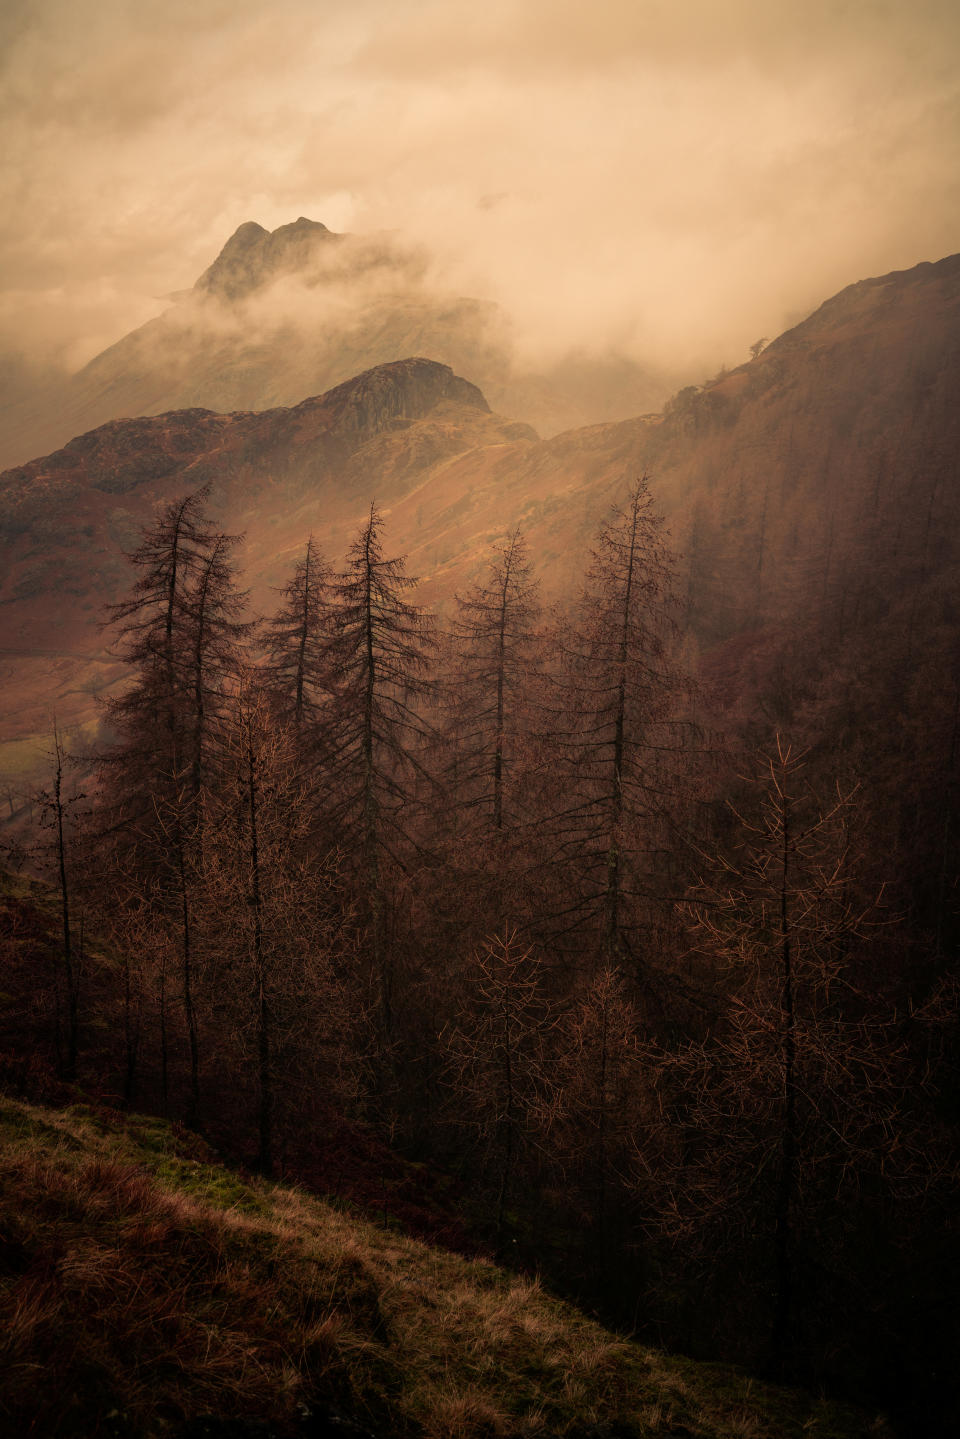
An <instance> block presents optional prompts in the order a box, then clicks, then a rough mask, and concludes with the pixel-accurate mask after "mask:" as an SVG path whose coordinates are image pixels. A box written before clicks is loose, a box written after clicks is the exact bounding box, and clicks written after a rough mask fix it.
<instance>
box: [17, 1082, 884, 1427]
mask: <svg viewBox="0 0 960 1439" xmlns="http://www.w3.org/2000/svg"><path fill="white" fill-rule="evenodd" d="M209 1160H210V1156H209V1154H207V1153H206V1152H205V1150H204V1147H203V1145H202V1141H199V1140H197V1139H196V1138H195V1137H194V1136H190V1135H187V1134H185V1133H183V1132H182V1131H177V1130H176V1128H175V1127H171V1126H169V1125H167V1124H165V1123H163V1122H162V1121H159V1120H155V1119H148V1118H143V1117H137V1116H133V1117H131V1116H124V1117H121V1116H115V1115H110V1114H109V1113H106V1112H104V1113H101V1112H96V1111H93V1110H90V1109H87V1108H84V1107H74V1108H70V1109H66V1110H51V1109H41V1108H38V1107H37V1106H33V1105H29V1104H25V1103H22V1102H20V1101H17V1100H12V1099H7V1098H3V1099H0V1375H2V1379H0V1429H4V1430H5V1432H10V1433H17V1434H31V1433H32V1434H36V1435H43V1434H54V1433H55V1434H58V1435H84V1436H86V1435H94V1434H111V1435H123V1436H127V1435H130V1436H132V1435H140V1434H157V1435H163V1434H170V1435H175V1434H178V1433H184V1432H186V1431H187V1425H188V1421H190V1420H191V1419H196V1418H197V1416H200V1415H215V1416H218V1417H219V1418H220V1419H229V1418H230V1417H232V1416H236V1417H237V1418H238V1419H239V1420H242V1421H243V1424H242V1426H241V1427H236V1428H234V1429H230V1428H222V1429H218V1430H217V1431H216V1432H218V1433H222V1434H227V1433H235V1434H240V1433H245V1434H247V1433H253V1432H257V1433H259V1434H276V1435H283V1434H288V1433H289V1434H297V1433H299V1434H306V1433H311V1434H316V1435H319V1434H323V1433H329V1432H346V1430H345V1429H344V1428H341V1429H339V1430H332V1429H328V1428H326V1427H324V1424H323V1422H322V1419H321V1416H322V1415H323V1413H324V1412H325V1411H326V1409H327V1406H330V1405H333V1406H335V1408H336V1409H337V1410H338V1411H340V1413H342V1414H345V1415H347V1416H352V1418H353V1420H354V1421H355V1422H357V1423H360V1424H362V1425H363V1426H365V1429H364V1431H363V1432H366V1430H369V1431H371V1432H373V1433H375V1434H377V1435H378V1436H382V1439H386V1436H393V1435H397V1436H401V1435H420V1434H422V1435H427V1436H437V1439H439V1436H464V1439H466V1436H481V1435H484V1436H494V1435H541V1436H550V1435H567V1436H570V1439H573V1436H575V1435H579V1436H593V1435H596V1436H598V1439H599V1436H600V1435H605V1436H607V1439H614V1436H621V1439H627V1436H632V1435H647V1434H673V1435H678V1436H684V1435H686V1436H698V1439H707V1436H717V1439H719V1436H725V1439H734V1436H736V1439H766V1436H769V1439H780V1436H794V1435H795V1436H798V1439H799V1436H801V1435H803V1436H804V1439H812V1436H815V1439H828V1436H834V1439H852V1436H854V1435H865V1434H867V1433H871V1434H873V1435H874V1436H876V1435H877V1434H878V1433H880V1432H882V1430H881V1429H880V1428H879V1427H877V1426H869V1425H868V1424H867V1422H866V1421H865V1420H864V1419H862V1417H859V1416H857V1415H855V1414H853V1413H852V1412H850V1411H847V1410H844V1409H842V1408H840V1407H838V1406H835V1405H832V1404H829V1403H825V1402H820V1401H817V1400H814V1399H811V1398H809V1397H807V1396H805V1395H802V1394H798V1393H793V1392H790V1391H786V1390H779V1389H775V1388H771V1387H769V1386H763V1385H760V1384H758V1383H756V1382H754V1381H752V1380H750V1379H747V1378H744V1377H742V1376H740V1375H739V1374H738V1373H737V1372H736V1371H733V1370H730V1369H726V1368H721V1367H717V1366H704V1365H697V1364H694V1363H692V1362H690V1361H686V1360H683V1359H678V1358H671V1357H668V1356H665V1355H663V1354H660V1353H657V1352H656V1351H653V1350H648V1349H644V1348H641V1347H640V1346H638V1345H635V1344H632V1343H629V1342H625V1341H623V1340H621V1339H619V1338H617V1337H616V1336H614V1335H612V1334H610V1333H609V1332H607V1331H605V1330H604V1329H602V1328H601V1327H600V1326H598V1325H596V1324H594V1323H593V1322H591V1321H589V1320H588V1319H586V1318H585V1317H584V1316H583V1315H581V1314H579V1313H578V1312H577V1311H576V1310H574V1309H573V1308H571V1307H570V1306H569V1305H566V1304H563V1303H560V1302H558V1301H557V1300H555V1299H553V1298H551V1297H550V1296H548V1295H546V1294H545V1293H543V1291H542V1290H541V1289H540V1288H539V1287H538V1286H537V1285H536V1284H535V1283H531V1282H530V1281H528V1280H525V1279H522V1278H518V1277H517V1276H515V1275H511V1274H509V1273H507V1272H505V1271H503V1270H500V1269H497V1268H496V1267H495V1266H493V1265H491V1264H488V1263H486V1262H478V1261H469V1260H466V1259H463V1258H461V1257H458V1256H456V1255H454V1254H451V1253H447V1252H445V1251H442V1250H437V1249H431V1248H429V1247H427V1246H426V1245H423V1244H420V1243H418V1242H417V1241H415V1240H412V1239H408V1238H406V1237H404V1236H402V1235H400V1234H398V1233H395V1232H392V1231H390V1230H385V1229H382V1228H377V1227H375V1226H374V1225H372V1224H370V1223H368V1222H365V1221H361V1220H359V1219H357V1218H356V1217H355V1216H354V1215H352V1214H350V1213H348V1212H346V1211H341V1210H338V1209H336V1208H334V1207H331V1205H329V1204H327V1203H325V1202H322V1201H320V1200H318V1199H315V1198H312V1197H310V1196H308V1195H307V1194H305V1193H304V1192H301V1191H298V1190H296V1189H292V1188H286V1187H283V1186H280V1185H275V1184H272V1183H267V1182H262V1181H250V1180H246V1179H241V1178H240V1177H239V1176H237V1175H236V1174H234V1173H232V1172H230V1171H228V1170H226V1169H224V1168H221V1167H219V1166H217V1165H216V1164H213V1163H210V1162H209ZM257 1419H259V1420H263V1421H265V1423H266V1424H267V1426H268V1427H266V1428H263V1429H261V1428H255V1429H251V1428H249V1427H246V1426H249V1425H250V1423H251V1422H252V1421H253V1420H257ZM190 1432H191V1433H199V1432H212V1431H210V1430H207V1431H202V1430H191V1431H190ZM353 1432H360V1431H359V1430H355V1431H353Z"/></svg>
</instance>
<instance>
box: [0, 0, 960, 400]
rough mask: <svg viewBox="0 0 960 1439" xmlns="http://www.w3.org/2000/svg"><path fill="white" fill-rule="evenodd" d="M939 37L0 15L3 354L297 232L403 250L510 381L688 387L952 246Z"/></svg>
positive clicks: (570, 15) (550, 22)
mask: <svg viewBox="0 0 960 1439" xmlns="http://www.w3.org/2000/svg"><path fill="white" fill-rule="evenodd" d="M958 38H960V17H958V15H957V13H956V7H955V6H953V5H949V4H946V3H938V0H921V3H919V4H914V5H911V6H909V7H907V6H904V5H901V4H892V3H882V0H853V3H850V4H847V5H845V6H843V7H842V9H839V10H838V9H837V7H835V6H834V5H828V4H826V3H819V0H818V3H813V4H811V3H806V4H803V5H799V4H796V5H795V4H788V5H785V6H779V7H770V6H769V5H768V4H764V3H760V0H738V3H731V4H729V5H727V6H724V7H722V10H721V9H720V8H719V7H716V6H715V5H713V4H711V3H710V0H698V3H686V4H683V5H680V6H668V5H666V4H659V3H648V4H641V5H637V4H636V3H629V0H599V3H594V4H592V5H591V6H590V7H589V8H585V7H583V6H580V5H577V4H574V3H572V0H550V3H547V0H493V3H488V4H486V5H485V6H484V7H482V9H478V8H476V7H472V6H469V5H466V4H464V3H462V0H454V3H446V4H439V3H432V0H427V3H417V4H415V5H409V4H408V5H407V6H401V7H398V6H396V5H388V4H387V3H385V0H351V3H350V4H346V3H343V0H335V3H328V4H325V5H324V6H323V7H322V12H321V11H318V8H317V7H316V6H313V5H311V4H309V3H306V0H279V3H278V4H277V5H276V6H274V7H273V8H272V9H271V10H270V11H269V12H266V11H265V10H263V8H262V7H260V6H258V5H255V4H253V3H249V0H240V3H233V4H225V3H220V0H201V3H200V4H199V5H197V4H191V5H187V4H185V3H183V0H171V3H168V4H165V5H164V6H163V7H146V8H145V7H135V6H133V5H132V4H130V3H127V0H97V3H96V4H94V3H92V0H75V3H72V4H68V3H65V0H21V3H19V4H18V3H9V4H8V5H7V6H6V7H5V9H4V13H3V16H2V19H0V49H2V53H3V56H4V60H3V84H2V87H0V94H2V97H3V98H2V101H0V107H2V114H3V126H4V136H5V144H4V149H3V158H2V160H0V195H2V199H3V204H2V210H0V214H2V217H3V219H2V223H0V272H2V275H3V277H4V279H3V289H2V291H0V349H2V350H3V351H5V352H6V353H8V354H17V355H19V356H21V357H22V359H23V362H24V363H25V364H30V365H51V364H53V365H57V366H61V367H63V368H66V369H71V370H72V369H76V368H78V367H79V366H81V365H82V364H84V363H85V362H86V361H87V360H89V359H90V358H91V357H92V356H93V355H95V354H97V353H98V352H99V351H101V350H102V349H103V348H104V347H105V346H107V345H109V344H110V343H112V342H113V341H114V340H116V339H118V338H119V337H120V336H121V335H123V334H125V333H126V332H128V331H129V330H131V329H133V328H135V327H136V326H138V325H141V324H143V323H144V322H145V321H147V320H149V319H150V318H151V317H152V316H155V315H157V314H159V313H161V312H162V311H163V310H164V309H165V308H166V307H167V305H168V299H167V297H168V296H169V295H170V294H171V293H172V292H177V291H180V290H183V289H184V288H186V287H189V286H191V285H192V284H193V282H194V281H195V279H196V278H197V276H198V275H199V274H200V273H201V272H202V270H203V269H204V268H205V267H206V266H207V265H208V264H209V263H210V262H211V260H212V259H213V258H214V256H215V255H216V254H217V253H218V251H219V250H220V248H221V247H222V245H223V243H224V242H225V241H226V239H227V238H228V237H229V235H230V234H231V233H232V232H233V231H234V230H235V229H236V227H237V226H238V225H239V224H240V223H242V222H243V221H246V220H256V221H258V222H259V223H260V224H262V225H264V226H266V227H267V228H268V229H273V228H275V227H277V226H279V225H282V224H284V223H287V222H289V221H291V220H293V219H295V218H296V217H297V216H298V215H307V216H309V217H311V218H312V219H315V220H320V221H323V222H324V223H325V224H327V225H328V226H329V227H330V228H331V229H334V230H349V231H353V232H356V233H360V234H364V233H369V232H372V231H382V230H388V231H391V232H393V233H394V234H395V235H396V236H397V237H398V240H399V241H400V242H402V243H403V244H405V245H407V246H410V247H414V248H416V247H420V248H421V249H422V251H423V252H425V253H426V254H427V255H428V256H429V257H430V260H429V274H428V275H427V276H426V277H425V278H424V279H423V280H418V284H425V285H429V286H431V287H433V289H434V290H435V291H436V292H438V293H444V294H454V295H455V294H461V295H469V296H476V297H478V298H480V299H482V300H486V301H491V302H493V303H495V304H497V305H499V306H500V307H502V310H503V312H504V315H505V317H506V322H507V324H508V327H509V331H510V335H511V344H512V347H513V352H514V357H515V362H516V363H517V364H518V365H528V366H530V367H541V368H542V367H549V366H550V365H552V364H556V363H559V362H561V361H562V360H564V358H566V357H568V356H570V355H571V354H580V355H586V356H600V357H602V356H609V355H613V356H622V357H626V358H628V359H630V360H632V361H634V362H636V363H638V364H643V365H646V366H653V367H654V368H657V369H659V370H662V371H669V372H671V373H673V372H676V373H678V374H679V373H681V372H682V373H685V374H687V375H688V376H689V378H690V379H692V380H696V379H698V378H701V377H702V376H703V375H705V374H707V373H711V372H713V371H714V370H715V369H716V368H717V367H718V366H719V365H720V364H724V363H726V364H736V363H740V362H741V361H742V360H744V359H746V358H747V352H748V346H749V345H750V343H751V342H752V341H754V340H755V339H756V338H757V337H758V336H760V335H774V334H776V333H778V332H779V331H780V330H782V329H783V328H785V327H786V326H787V325H789V324H791V323H793V322H794V321H796V320H797V319H799V318H800V317H802V316H803V315H804V314H806V313H807V312H808V311H809V310H810V309H811V308H813V307H815V306H816V305H817V304H818V303H819V302H820V301H821V300H823V299H824V298H826V297H827V296H828V295H829V294H831V293H833V292H834V291H836V290H837V289H839V288H841V287H842V286H844V285H846V284H849V283H851V282H853V281H855V280H857V279H861V278H864V277H866V276H868V275H872V274H880V273H884V272H886V271H888V270H891V269H896V268H906V267H909V266H911V265H914V264H916V263H918V262H919V261H921V260H925V259H937V258H940V257H941V256H942V255H944V254H947V253H950V252H951V250H953V249H956V248H957V242H956V236H957V232H958V219H960V185H958V175H960V163H958V161H960V155H958V149H960V145H958V140H960V67H958V66H957V63H956V61H957V50H958V47H957V41H958ZM278 294H279V296H280V298H281V299H282V300H283V304H284V306H289V305H290V303H291V297H290V295H289V293H286V294H285V295H284V292H283V291H282V290H281V291H279V292H278Z"/></svg>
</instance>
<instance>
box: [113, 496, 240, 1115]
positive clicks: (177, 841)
mask: <svg viewBox="0 0 960 1439" xmlns="http://www.w3.org/2000/svg"><path fill="white" fill-rule="evenodd" d="M206 499H207V490H206V489H203V490H200V491H198V492H196V493H195V494H192V495H186V496H184V497H182V498H180V499H178V500H175V501H173V502H172V503H171V504H169V505H167V506H166V507H165V508H164V509H163V510H162V511H161V513H160V515H159V516H158V518H157V520H156V522H155V524H154V525H153V526H151V527H150V528H149V529H148V530H147V531H146V532H145V534H144V537H143V540H142V542H141V544H140V545H139V546H138V547H137V549H136V550H135V551H134V552H133V554H132V555H131V557H130V558H131V563H132V564H133V565H134V566H135V567H136V568H137V569H139V571H140V575H139V578H138V579H137V580H136V582H135V584H134V587H133V593H132V595H131V596H130V598H129V599H128V600H126V601H123V602H122V603H120V604H119V605H115V606H113V607H112V608H111V610H110V611H109V619H110V620H112V622H113V623H114V625H116V626H117V631H118V634H117V640H118V648H119V653H120V655H121V657H122V658H123V659H124V660H125V661H126V663H127V664H128V665H129V666H130V668H131V670H132V672H133V676H134V679H133V683H132V684H131V685H130V687H129V688H128V689H127V690H126V691H125V692H124V693H123V694H122V695H120V696H119V697H118V698H117V699H114V700H112V701H110V703H109V704H108V706H107V715H108V718H109V720H110V721H111V723H112V726H113V728H114V729H115V730H116V731H117V732H118V738H117V741H116V743H115V744H114V745H113V747H112V748H111V749H110V750H109V751H108V752H107V754H106V755H105V756H104V759H103V769H104V785H103V791H104V794H105V797H106V800H107V803H108V804H109V805H110V806H111V807H112V825H113V827H114V828H115V829H117V830H119V831H120V832H121V833H122V834H124V835H125V836H126V837H127V841H128V842H127V844H126V846H115V853H117V854H118V856H121V858H122V862H123V863H124V864H125V865H126V867H127V868H128V869H133V870H135V871H138V872H139V873H140V874H141V875H142V878H143V881H144V885H145V887H148V886H150V885H153V887H154V892H157V893H160V894H163V895H164V896H165V899H164V904H163V908H164V911H165V918H166V921H167V922H168V923H171V924H173V925H175V927H176V929H177V931H178V933H179V970H180V988H181V1000H182V1004H183V1013H184V1020H185V1024H186V1031H187V1044H188V1050H189V1073H190V1078H189V1096H190V1097H189V1103H188V1109H187V1116H188V1119H189V1120H190V1121H191V1122H193V1121H195V1120H196V1119H197V1116H198V1113H199V1108H200V1039H199V1021H198V1015H197V1007H196V995H195V970H196V960H197V955H196V931H197V921H196V916H195V914H194V912H193V890H194V886H195V879H196V875H197V873H198V872H199V870H200V869H201V868H202V856H203V827H204V786H205V784H206V783H207V781H208V777H209V773H210V770H211V766H212V758H211V754H210V749H211V737H212V733H213V727H214V725H215V722H216V719H217V716H218V714H219V713H220V711H221V710H222V708H223V703H224V689H225V685H226V682H227V678H228V676H229V674H230V671H231V669H232V668H234V667H235V665H236V663H237V659H238V651H239V647H240V645H241V643H242V641H243V639H244V637H245V635H246V632H247V626H246V625H245V624H244V623H243V621H242V620H241V619H240V617H239V616H240V611H241V609H242V606H243V602H244V597H243V596H242V595H241V594H240V593H239V592H238V590H237V586H236V581H235V574H234V569H233V566H232V564H231V561H230V551H231V549H232V548H233V546H234V545H235V543H236V539H235V537H233V536H229V535H226V534H224V533H223V532H222V531H221V530H219V529H218V528H217V526H216V525H215V524H214V522H213V521H212V520H211V519H210V517H209V516H208V515H207V513H206V510H205V503H206ZM160 1026H161V1031H162V1039H161V1047H162V1049H163V1052H164V1055H166V1052H167V1012H166V973H165V970H164V974H163V981H162V984H161V1004H160ZM164 1068H165V1069H166V1065H165V1066H164Z"/></svg>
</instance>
